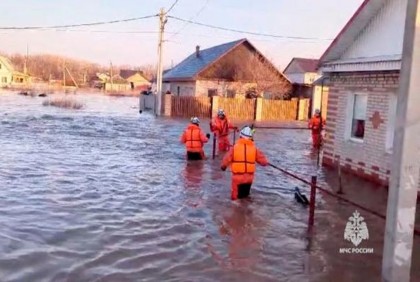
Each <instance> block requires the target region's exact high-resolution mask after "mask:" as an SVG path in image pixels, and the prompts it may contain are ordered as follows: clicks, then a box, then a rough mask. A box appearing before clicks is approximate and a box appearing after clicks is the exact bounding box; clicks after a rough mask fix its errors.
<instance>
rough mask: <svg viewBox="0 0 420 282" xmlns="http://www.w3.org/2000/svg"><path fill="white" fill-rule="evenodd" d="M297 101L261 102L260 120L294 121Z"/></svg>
mask: <svg viewBox="0 0 420 282" xmlns="http://www.w3.org/2000/svg"><path fill="white" fill-rule="evenodd" d="M297 105H298V103H297V100H293V101H286V100H262V110H261V120H267V121H275V120H276V121H277V120H282V121H283V120H284V121H287V120H296V116H297V110H298V109H297Z"/></svg>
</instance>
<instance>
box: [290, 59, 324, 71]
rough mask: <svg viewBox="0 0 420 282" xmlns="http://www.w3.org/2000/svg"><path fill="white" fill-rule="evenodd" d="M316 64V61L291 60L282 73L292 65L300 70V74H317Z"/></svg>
mask: <svg viewBox="0 0 420 282" xmlns="http://www.w3.org/2000/svg"><path fill="white" fill-rule="evenodd" d="M318 63H319V60H318V59H308V58H293V59H292V60H291V61H290V63H289V64H288V65H287V67H286V68H285V69H284V71H283V73H286V72H287V70H288V68H289V67H290V66H291V65H292V64H295V65H296V66H297V67H298V68H299V69H300V70H301V72H317V69H318Z"/></svg>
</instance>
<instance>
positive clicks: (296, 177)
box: [269, 164, 420, 236]
mask: <svg viewBox="0 0 420 282" xmlns="http://www.w3.org/2000/svg"><path fill="white" fill-rule="evenodd" d="M269 165H270V166H271V167H273V168H275V169H277V170H279V171H281V172H283V173H284V174H286V175H289V176H290V177H293V178H295V179H297V180H300V181H301V182H303V183H305V184H308V185H311V182H309V181H307V180H306V179H303V178H302V177H299V176H297V175H295V174H293V173H291V172H288V171H287V170H285V169H282V168H280V167H278V166H275V165H273V164H269ZM315 187H316V189H318V190H319V191H321V192H323V193H325V194H327V195H329V196H331V197H333V198H336V199H339V200H341V201H343V202H346V203H348V204H351V205H352V206H355V207H357V208H359V209H361V210H364V211H366V212H368V213H371V214H373V215H376V216H377V217H380V218H382V219H386V216H385V215H382V214H380V213H379V212H377V211H374V210H372V209H370V208H366V207H364V206H362V205H359V204H358V203H355V202H353V201H351V200H349V199H346V198H344V197H342V196H340V195H336V194H334V193H333V192H331V191H329V190H327V189H325V188H322V187H320V186H318V185H317V186H315ZM414 234H415V235H418V236H420V230H418V229H414Z"/></svg>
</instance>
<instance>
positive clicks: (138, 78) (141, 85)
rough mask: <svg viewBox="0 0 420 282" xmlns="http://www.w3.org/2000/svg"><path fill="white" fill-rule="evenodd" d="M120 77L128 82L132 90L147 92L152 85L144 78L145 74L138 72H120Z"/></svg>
mask: <svg viewBox="0 0 420 282" xmlns="http://www.w3.org/2000/svg"><path fill="white" fill-rule="evenodd" d="M120 77H122V78H123V79H125V80H127V81H128V83H129V84H130V88H131V89H132V90H134V89H136V90H145V89H148V88H149V87H150V86H151V83H150V81H149V80H147V78H145V77H144V75H143V72H141V71H136V70H120Z"/></svg>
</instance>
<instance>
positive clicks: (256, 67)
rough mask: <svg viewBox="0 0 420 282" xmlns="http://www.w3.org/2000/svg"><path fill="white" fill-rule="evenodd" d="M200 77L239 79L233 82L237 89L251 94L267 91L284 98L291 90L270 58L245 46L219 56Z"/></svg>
mask: <svg viewBox="0 0 420 282" xmlns="http://www.w3.org/2000/svg"><path fill="white" fill-rule="evenodd" d="M202 78H203V79H222V80H226V81H231V82H240V83H238V84H236V87H237V88H239V89H237V90H239V91H240V92H248V94H250V95H249V96H251V97H255V96H260V97H261V96H262V95H263V94H271V97H272V98H274V99H280V98H287V97H288V96H289V94H290V93H291V91H292V85H291V84H290V82H289V81H288V80H287V79H286V78H285V76H283V74H282V73H281V72H280V71H278V70H277V69H276V68H275V67H274V65H273V64H272V63H271V62H270V61H268V60H267V59H266V58H265V57H263V56H262V55H261V54H259V53H257V52H250V51H249V49H245V48H243V49H238V50H236V51H234V52H232V53H231V54H230V55H228V56H226V57H225V58H222V59H221V60H220V61H219V62H217V63H216V64H215V65H213V66H212V67H210V68H209V69H208V70H206V71H205V72H204V73H203V74H202ZM243 88H245V89H243Z"/></svg>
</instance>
